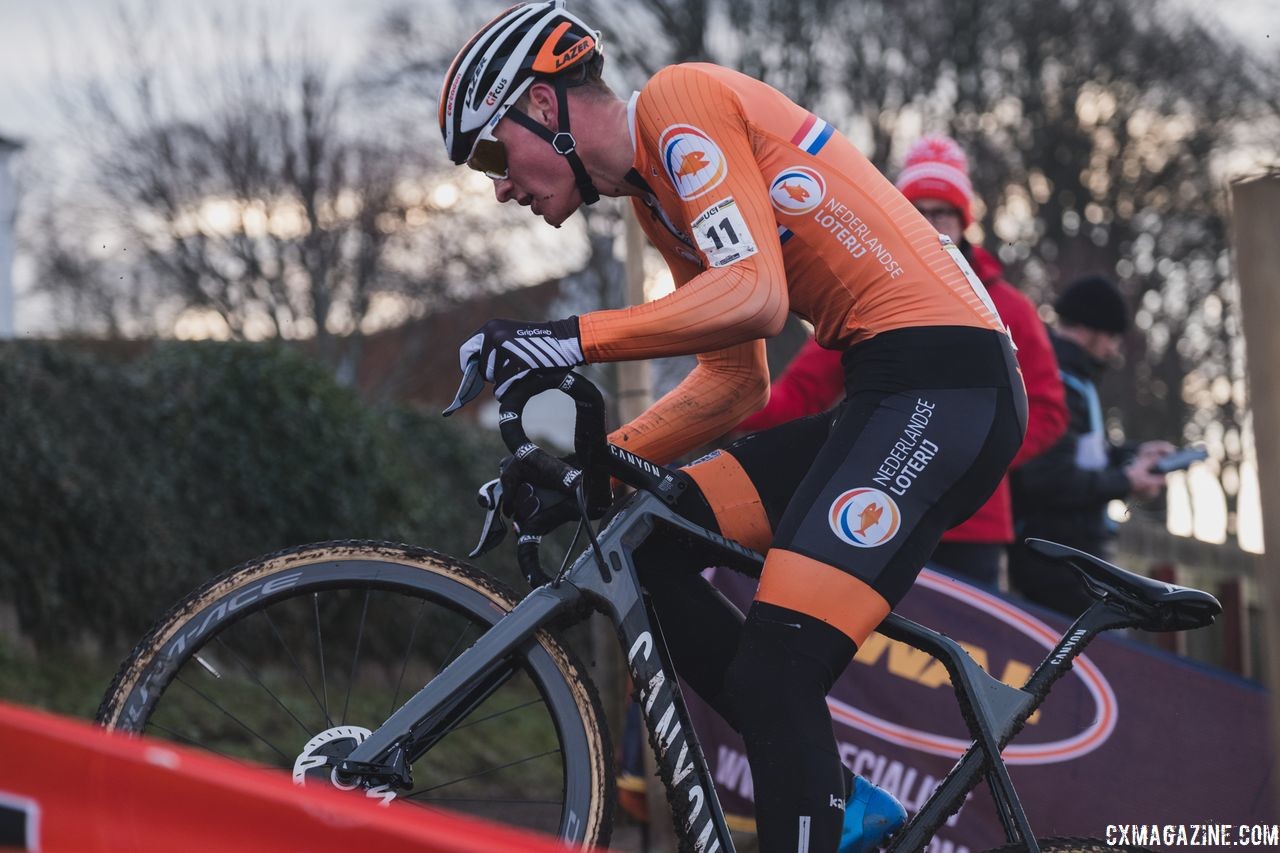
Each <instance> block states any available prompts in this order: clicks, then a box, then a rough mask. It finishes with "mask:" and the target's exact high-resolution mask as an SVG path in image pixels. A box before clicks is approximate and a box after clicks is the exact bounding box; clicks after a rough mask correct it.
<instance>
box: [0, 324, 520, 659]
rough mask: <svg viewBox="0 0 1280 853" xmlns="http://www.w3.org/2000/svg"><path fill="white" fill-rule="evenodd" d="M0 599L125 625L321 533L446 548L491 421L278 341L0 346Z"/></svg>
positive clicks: (488, 458)
mask: <svg viewBox="0 0 1280 853" xmlns="http://www.w3.org/2000/svg"><path fill="white" fill-rule="evenodd" d="M0 437H2V438H0V441H2V442H3V444H2V445H0V599H2V600H7V601H10V602H13V603H15V604H16V606H17V610H18V614H19V617H20V619H21V623H22V627H23V630H24V632H26V633H28V634H29V635H30V636H31V637H33V638H34V639H35V640H36V641H37V642H40V643H42V644H43V643H46V642H51V641H57V640H74V639H79V638H80V637H81V636H83V635H85V634H88V635H91V636H97V637H100V638H102V640H104V641H106V642H108V643H118V642H120V641H122V640H123V641H129V640H134V639H137V638H138V637H139V636H140V635H141V632H142V631H143V630H144V629H145V628H146V626H147V625H149V624H150V623H151V621H152V620H153V619H154V618H155V617H156V616H157V615H158V614H159V612H160V611H161V610H162V609H163V608H165V607H167V606H168V605H169V604H172V603H173V602H174V601H175V600H176V599H177V598H178V597H180V596H181V595H183V594H185V593H186V592H188V591H189V590H190V589H192V588H193V587H195V586H196V585H198V584H199V583H201V582H202V581H204V580H205V579H206V578H208V577H209V576H210V575H212V574H215V573H217V572H220V571H222V570H224V569H226V568H228V567H230V566H232V565H234V564H236V563H238V562H240V561H243V560H245V559H248V558H250V557H254V556H257V555H259V554H262V553H266V552H269V551H273V550H276V549H279V548H282V547H287V546H290V545H296V544H301V543H305V542H311V541H318V540H324V539H336V538H376V539H392V540H397V541H406V542H412V543H414V544H420V545H425V546H429V547H435V548H438V549H440V550H444V551H449V552H452V553H459V552H465V550H466V548H468V547H469V546H470V545H471V544H472V543H471V541H470V540H471V539H472V537H473V536H474V534H475V533H476V532H477V531H478V530H479V523H480V515H479V511H478V509H477V508H476V506H475V504H474V501H473V500H472V497H471V496H472V495H474V493H475V488H476V486H477V485H478V484H479V483H480V482H482V481H483V480H485V479H488V478H489V477H491V476H493V474H492V473H491V472H492V471H493V470H494V466H495V462H496V460H497V458H498V457H499V455H500V453H501V450H500V445H499V444H498V441H497V437H496V435H491V434H489V433H487V432H483V431H477V430H475V429H467V428H465V426H461V425H459V424H457V423H454V422H449V421H444V420H442V419H441V418H440V417H439V415H438V414H436V413H433V412H419V411H415V410H410V409H407V408H403V407H390V406H378V407H374V406H369V405H367V404H365V403H364V402H362V401H361V400H360V398H359V397H358V396H356V394H354V393H353V392H351V391H349V390H347V389H344V388H341V387H339V386H338V385H337V384H336V383H335V382H334V381H333V379H332V377H331V376H330V375H329V373H328V372H327V371H326V370H324V369H323V368H322V367H320V366H318V365H316V364H315V363H313V362H311V361H309V360H308V359H307V358H306V357H305V356H303V355H302V354H300V353H297V352H295V351H293V350H289V349H286V348H283V347H278V346H262V345H249V344H222V343H165V344H157V345H155V346H154V347H152V348H150V349H148V350H147V351H145V352H144V353H143V354H142V355H141V356H140V357H137V358H134V359H132V360H128V361H123V362H121V361H120V360H114V361H113V360H109V359H108V360H104V359H103V358H102V357H101V353H100V352H99V353H95V352H93V351H90V350H86V349H83V348H75V347H67V346H55V345H50V344H30V343H17V344H8V345H5V346H3V347H0Z"/></svg>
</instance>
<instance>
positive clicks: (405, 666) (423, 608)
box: [387, 598, 427, 717]
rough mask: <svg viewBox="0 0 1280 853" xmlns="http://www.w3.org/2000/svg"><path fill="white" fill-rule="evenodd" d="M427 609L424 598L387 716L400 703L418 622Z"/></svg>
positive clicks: (406, 646)
mask: <svg viewBox="0 0 1280 853" xmlns="http://www.w3.org/2000/svg"><path fill="white" fill-rule="evenodd" d="M426 611H427V600H426V599H425V598H424V599H422V603H421V604H419V605H418V615H417V616H416V617H414V620H413V628H412V629H410V631H409V642H408V643H406V644H405V647H404V660H402V661H401V662H400V677H399V678H397V679H396V692H395V693H392V694H391V707H390V708H388V709H387V716H388V717H390V716H391V715H392V713H394V712H395V710H396V708H398V707H399V705H397V704H396V702H397V701H398V700H399V699H400V688H401V687H402V686H403V685H404V673H405V670H407V669H408V668H409V656H410V655H411V654H413V643H414V640H415V639H416V638H417V636H418V623H419V622H421V621H422V614H423V613H425V612H426Z"/></svg>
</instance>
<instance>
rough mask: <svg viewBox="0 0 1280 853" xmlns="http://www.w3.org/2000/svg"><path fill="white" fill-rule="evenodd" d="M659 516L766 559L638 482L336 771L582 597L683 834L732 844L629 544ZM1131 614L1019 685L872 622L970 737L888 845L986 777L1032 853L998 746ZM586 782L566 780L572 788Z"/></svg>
mask: <svg viewBox="0 0 1280 853" xmlns="http://www.w3.org/2000/svg"><path fill="white" fill-rule="evenodd" d="M656 526H662V527H665V528H667V531H664V533H665V532H668V531H675V532H677V533H683V534H685V535H687V536H690V537H692V538H694V539H697V540H699V541H700V542H703V543H706V544H709V545H711V546H712V548H713V549H715V550H719V551H721V552H722V553H723V556H724V557H725V558H726V560H728V561H736V563H737V564H739V565H741V564H748V565H749V564H754V565H756V566H757V567H758V566H759V565H761V564H762V563H763V559H762V558H761V556H760V555H759V554H757V553H755V552H754V551H750V550H748V549H746V548H743V547H742V546H741V545H739V544H737V543H736V542H733V541H732V540H729V539H726V538H724V537H723V536H720V535H719V534H717V533H715V532H713V531H710V530H707V529H706V528H703V527H699V526H698V525H696V524H693V523H691V522H689V521H687V520H686V519H684V518H683V517H681V516H680V515H678V514H676V513H675V512H674V511H673V510H672V509H671V508H669V507H668V506H667V505H666V504H665V503H664V502H663V501H662V500H660V499H658V498H657V497H655V496H653V495H651V494H649V493H647V492H637V493H635V494H634V495H632V496H631V498H629V499H628V501H627V503H626V504H625V505H624V506H623V507H622V508H621V509H620V510H619V511H618V513H617V514H616V515H615V516H614V517H613V519H612V520H611V521H610V522H609V524H608V526H607V527H606V528H605V529H604V530H603V531H601V533H600V535H599V537H598V541H599V546H600V551H601V553H602V555H603V557H604V565H599V564H598V562H597V559H596V556H595V554H594V551H593V549H590V548H589V549H587V550H586V551H585V552H584V553H583V554H582V555H581V556H579V557H578V558H577V560H576V561H575V562H574V564H573V566H572V567H571V568H570V569H569V571H568V572H567V573H566V574H565V576H564V578H563V581H562V582H560V583H556V584H548V585H545V586H541V587H539V588H537V589H535V590H534V591H533V592H532V593H530V594H529V596H527V597H526V598H525V599H524V600H523V601H521V602H520V603H519V604H518V605H517V606H516V607H514V608H513V609H512V610H511V612H510V613H509V614H507V615H506V616H505V617H503V618H502V619H501V620H499V621H498V622H497V623H496V624H495V625H494V626H493V627H492V628H490V629H489V630H488V631H487V632H486V633H485V634H484V635H482V636H481V637H480V639H479V640H477V641H476V643H475V644H474V645H472V646H471V647H470V648H469V649H467V650H466V651H465V652H463V653H462V654H461V655H459V656H458V657H457V658H456V659H455V660H454V661H453V662H451V663H450V664H449V665H448V666H447V667H446V668H445V669H444V670H443V671H441V672H440V673H439V674H438V675H437V676H436V677H435V678H433V679H432V680H431V681H430V682H428V683H427V684H426V685H425V686H424V687H423V688H422V689H421V690H419V691H418V693H417V694H415V695H414V696H412V697H411V698H410V699H409V700H408V701H407V702H405V704H404V705H403V706H401V707H400V708H399V709H398V710H397V711H396V712H395V713H394V714H392V715H391V716H390V717H389V718H387V720H386V721H384V722H383V724H382V725H381V726H380V727H379V728H378V729H377V731H375V732H373V734H371V735H370V736H369V738H368V739H367V740H365V741H364V742H363V743H361V744H360V745H359V746H357V747H356V749H355V750H354V751H353V752H352V753H351V754H350V755H349V756H348V757H347V759H346V761H345V762H343V770H344V772H347V773H349V774H351V775H359V774H360V773H361V771H362V770H365V769H367V768H369V767H389V766H404V765H405V764H406V761H412V760H413V758H414V757H416V754H418V753H420V752H421V751H423V750H425V749H426V748H427V747H426V746H423V743H427V744H428V746H429V743H431V742H434V740H433V737H438V736H441V735H442V734H443V732H440V731H438V730H439V729H440V728H441V726H442V725H444V724H445V721H447V720H448V719H449V718H450V716H451V715H452V714H454V713H455V712H456V711H457V710H458V708H459V707H460V706H463V705H465V706H467V707H470V706H473V705H474V704H475V702H476V701H477V700H476V699H475V694H476V693H477V692H481V693H483V692H484V685H485V684H486V683H487V682H489V681H491V680H492V679H493V677H494V675H495V674H496V673H500V672H501V671H502V670H503V669H504V667H505V666H506V665H507V664H506V662H507V660H508V658H509V656H510V655H511V654H512V653H513V652H516V651H517V650H519V649H520V648H521V647H522V646H524V645H525V644H526V643H528V642H530V640H531V638H532V637H533V635H534V633H536V632H537V631H538V630H539V629H540V628H544V627H546V626H547V625H548V624H549V623H551V622H553V621H555V620H557V619H558V618H560V617H562V616H564V615H566V614H568V613H571V612H574V611H576V610H580V609H581V605H582V604H583V603H584V602H586V603H589V604H590V605H591V606H592V607H594V608H595V609H598V610H601V611H603V612H604V613H605V614H606V615H607V616H608V617H609V618H610V619H611V620H612V621H613V623H614V625H615V626H616V627H617V630H618V637H619V640H620V642H621V643H622V649H623V652H624V654H625V655H626V659H627V666H628V668H629V669H630V672H631V677H632V680H633V682H634V683H635V684H636V685H637V687H638V688H639V692H640V698H641V707H642V709H643V712H644V718H645V722H646V724H647V726H648V729H649V733H650V738H651V743H654V744H656V745H657V750H656V752H657V763H658V770H659V773H660V775H661V777H662V779H663V781H664V783H666V785H667V786H668V791H669V793H670V795H671V796H670V801H671V802H672V803H673V804H674V806H675V812H676V816H677V822H678V825H679V828H680V830H681V833H682V835H683V837H684V838H685V839H686V840H687V841H688V842H689V843H690V844H691V845H692V846H693V849H695V850H697V851H699V853H703V852H704V851H705V853H715V851H725V853H729V851H732V850H733V849H734V847H733V841H732V839H731V837H730V834H729V829H728V826H727V824H726V822H725V819H724V813H723V811H722V809H721V807H720V802H719V799H718V798H717V796H716V792H715V783H714V780H713V778H712V776H711V772H710V769H709V767H708V765H707V762H706V757H705V755H704V753H703V751H702V748H701V746H700V744H699V743H698V740H697V737H696V735H695V734H694V730H693V726H692V725H691V722H690V719H689V712H688V708H687V707H686V705H685V703H684V699H683V696H682V695H681V691H680V688H679V685H678V684H677V682H676V678H675V673H674V671H673V670H672V668H671V663H670V660H669V657H668V655H667V651H666V647H665V645H664V644H663V642H662V635H661V632H660V630H658V627H657V626H655V625H654V624H653V623H652V622H651V621H650V619H649V615H648V612H647V610H646V607H645V604H644V599H643V592H642V588H641V585H640V582H639V579H638V576H637V573H636V566H635V564H634V562H633V558H632V553H633V552H634V550H635V549H636V548H637V547H639V545H640V544H641V543H642V542H643V541H644V540H645V539H646V538H647V537H648V536H649V534H650V533H651V532H653V531H654V529H655V527H656ZM1127 624H1131V621H1130V620H1129V618H1128V617H1127V616H1126V615H1125V614H1124V613H1123V612H1122V611H1119V610H1116V609H1114V608H1113V607H1111V606H1110V605H1108V604H1107V603H1106V602H1099V603H1098V604H1095V605H1094V606H1093V607H1091V608H1090V609H1089V610H1087V611H1086V612H1085V613H1084V614H1083V615H1082V616H1081V617H1080V618H1079V619H1078V620H1077V621H1076V623H1075V624H1074V625H1072V626H1071V628H1070V629H1068V631H1067V633H1066V634H1065V635H1064V636H1063V638H1062V639H1061V641H1060V642H1059V643H1058V645H1057V646H1055V647H1054V649H1052V650H1051V651H1050V652H1049V654H1048V655H1046V657H1045V659H1044V660H1043V661H1042V662H1041V663H1040V665H1039V666H1038V667H1037V668H1036V670H1035V672H1033V673H1032V675H1031V677H1030V678H1029V679H1028V680H1027V683H1026V684H1025V685H1024V686H1023V687H1022V688H1015V687H1009V686H1008V685H1005V684H1003V683H1002V682H1000V681H999V680H997V679H995V678H994V677H992V676H990V675H988V674H987V673H986V672H985V671H984V670H983V669H982V668H981V667H980V666H978V664H977V663H976V662H975V661H974V660H973V659H972V658H971V657H969V655H968V653H967V652H965V651H964V649H963V648H961V646H960V645H959V644H958V643H956V642H955V641H954V640H952V639H950V638H949V637H946V636H945V635H943V634H940V633H938V632H936V631H932V630H930V629H928V628H925V627H924V626H922V625H919V624H917V623H915V622H912V621H911V620H909V619H905V618H903V617H901V616H899V615H898V614H896V613H891V614H889V616H888V617H886V618H885V620H884V621H883V622H882V623H881V624H880V626H879V627H878V629H877V630H878V631H879V632H880V633H882V634H884V635H885V636H887V637H889V638H890V639H894V640H899V641H901V642H904V643H906V644H908V645H910V646H912V647H914V648H917V649H920V650H921V651H924V652H927V653H928V654H930V655H932V656H933V657H935V658H937V659H938V660H940V661H941V662H942V663H943V664H944V666H946V668H947V671H948V673H949V674H950V676H951V683H952V686H953V687H954V689H955V693H956V697H957V700H958V702H959V704H960V707H961V711H962V713H963V716H964V719H965V722H966V724H967V725H968V727H969V730H970V733H971V735H972V736H973V743H972V744H971V746H970V747H969V749H968V751H966V752H965V754H964V755H963V756H962V757H961V758H960V760H959V761H958V762H957V763H956V764H955V766H954V767H953V768H952V770H951V772H950V773H949V774H948V775H947V777H946V778H945V779H943V781H942V782H941V783H940V784H939V786H938V787H937V789H935V790H934V792H933V794H932V795H931V796H930V797H929V799H928V801H927V802H926V803H925V804H924V805H923V806H922V807H921V809H920V811H919V812H918V813H917V814H916V815H915V816H914V817H913V818H912V819H911V820H910V821H909V822H908V823H907V824H906V826H904V827H903V829H902V830H900V831H899V832H898V833H897V834H896V835H895V836H894V838H893V840H892V842H891V844H890V846H889V848H888V849H889V851H890V852H891V853H901V851H916V850H920V849H923V847H924V846H925V844H927V843H928V841H929V840H930V838H932V836H933V833H934V832H935V831H936V830H937V829H938V827H940V826H941V825H942V823H943V822H944V821H945V820H946V819H947V818H948V817H949V816H950V815H952V814H953V813H955V812H956V811H957V810H958V809H959V807H960V805H961V804H962V803H963V801H964V798H965V796H966V795H967V794H968V793H969V792H970V791H971V790H973V789H974V788H975V787H976V786H977V785H978V784H979V783H980V782H981V781H982V779H983V778H984V777H986V779H987V781H988V783H989V785H990V787H991V792H992V796H993V798H994V799H995V802H996V806H997V813H998V815H999V817H1000V820H1001V823H1002V825H1003V827H1004V830H1005V833H1006V835H1007V836H1008V838H1009V840H1010V841H1011V842H1014V843H1025V844H1026V845H1027V849H1028V850H1029V851H1031V853H1039V848H1038V847H1037V845H1036V842H1035V838H1034V836H1033V834H1032V832H1031V829H1030V826H1029V824H1028V822H1027V817H1026V814H1025V813H1024V811H1023V809H1022V805H1021V803H1020V802H1019V801H1018V797H1017V794H1016V792H1015V791H1014V788H1013V782H1012V780H1011V779H1010V777H1009V772H1008V769H1007V768H1006V767H1005V765H1004V762H1003V761H1002V760H1001V758H1000V750H1001V749H1002V748H1003V746H1004V745H1005V744H1006V743H1008V742H1009V740H1011V739H1012V738H1013V736H1014V735H1015V734H1017V732H1018V731H1019V730H1021V728H1022V726H1023V725H1024V724H1025V723H1026V721H1027V718H1028V717H1030V716H1031V714H1032V713H1033V712H1034V711H1035V709H1036V708H1037V707H1038V706H1039V705H1040V703H1041V702H1042V701H1043V700H1044V697H1045V696H1046V695H1047V694H1048V692H1049V688H1050V686H1051V685H1052V684H1053V682H1054V681H1056V680H1057V679H1058V678H1060V677H1061V676H1062V675H1064V674H1065V673H1066V672H1067V671H1068V670H1070V668H1071V663H1072V661H1073V660H1074V659H1075V658H1076V657H1077V656H1078V655H1079V654H1080V653H1081V652H1082V651H1083V650H1084V647H1085V646H1086V645H1087V644H1088V642H1089V641H1090V640H1091V639H1092V638H1093V637H1094V636H1096V635H1097V634H1098V633H1101V632H1102V631H1105V630H1108V629H1111V628H1116V627H1122V626H1124V625H1127ZM586 784H589V781H588V780H583V779H573V778H566V780H565V785H566V787H567V789H568V790H567V791H566V793H567V794H572V793H576V789H575V786H581V785H586ZM578 820H579V818H578V816H576V815H569V816H568V818H567V820H566V822H565V824H564V827H565V829H564V831H565V832H566V833H571V832H572V830H573V828H574V827H575V826H576V823H577V821H578Z"/></svg>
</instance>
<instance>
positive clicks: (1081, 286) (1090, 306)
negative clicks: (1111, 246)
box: [1053, 275, 1129, 335]
mask: <svg viewBox="0 0 1280 853" xmlns="http://www.w3.org/2000/svg"><path fill="white" fill-rule="evenodd" d="M1053 310H1054V311H1056V312H1058V316H1059V317H1061V318H1062V319H1063V320H1065V321H1066V322H1068V323H1071V324H1073V325H1076V326H1084V327H1085V328H1088V329H1097V330H1098V331H1101V332H1112V333H1113V334H1117V335H1121V334H1124V332H1125V331H1126V330H1127V329H1128V328H1129V309H1128V307H1127V306H1126V305H1125V304H1124V297H1123V296H1121V295H1120V288H1118V287H1116V286H1115V284H1114V283H1112V282H1111V281H1110V280H1109V279H1106V278H1103V277H1102V276H1100V275H1089V276H1085V277H1084V278H1078V279H1076V280H1075V281H1073V282H1071V283H1070V284H1068V285H1067V287H1066V289H1065V290H1063V291H1062V295H1061V296H1059V297H1058V301H1057V302H1055V303H1053Z"/></svg>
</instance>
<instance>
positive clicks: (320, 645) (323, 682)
mask: <svg viewBox="0 0 1280 853" xmlns="http://www.w3.org/2000/svg"><path fill="white" fill-rule="evenodd" d="M311 608H312V610H313V611H314V612H315V615H316V649H317V650H319V652H320V691H321V692H322V693H324V718H325V720H327V721H328V722H329V723H330V725H332V723H333V717H330V716H329V679H328V677H327V676H326V675H325V674H324V638H323V637H322V636H321V634H320V593H318V592H313V593H311Z"/></svg>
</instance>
